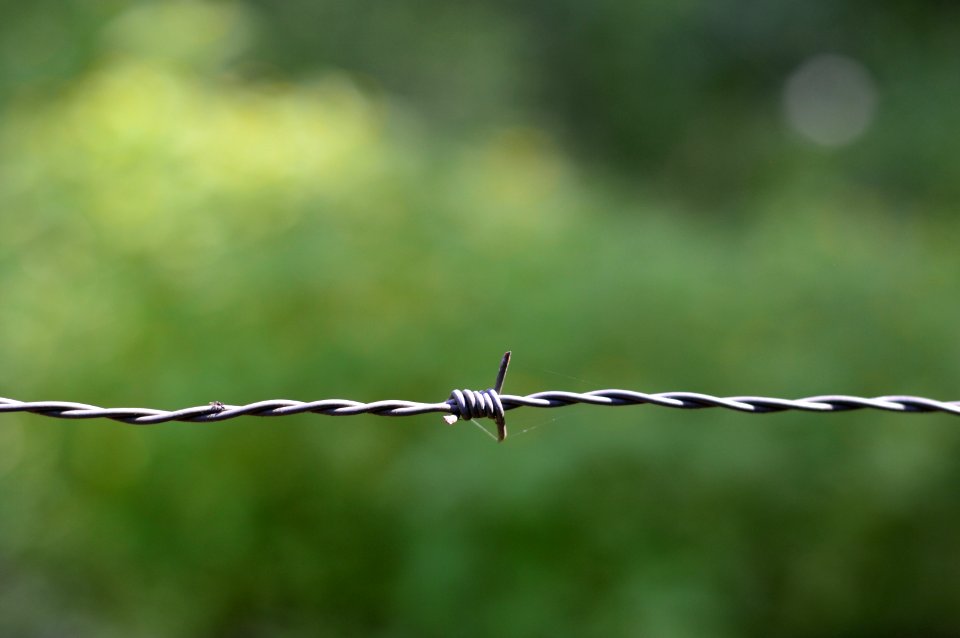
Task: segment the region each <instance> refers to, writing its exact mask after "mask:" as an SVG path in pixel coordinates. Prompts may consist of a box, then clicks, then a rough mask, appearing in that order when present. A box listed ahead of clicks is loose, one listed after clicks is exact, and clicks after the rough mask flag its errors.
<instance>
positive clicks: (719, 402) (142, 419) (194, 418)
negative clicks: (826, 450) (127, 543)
mask: <svg viewBox="0 0 960 638" xmlns="http://www.w3.org/2000/svg"><path fill="white" fill-rule="evenodd" d="M486 392H488V393H489V392H492V391H491V390H487V391H486ZM497 396H498V397H499V399H500V401H501V403H502V405H503V410H504V411H508V410H514V409H517V408H522V407H528V408H562V407H567V406H571V405H577V404H586V405H597V406H610V407H614V406H627V405H654V406H660V407H665V408H676V409H688V410H689V409H703V408H724V409H728V410H735V411H738V412H749V413H753V414H764V413H772V412H784V411H788V410H797V411H804V412H846V411H850V410H861V409H873V410H885V411H889V412H912V413H920V412H942V413H947V414H954V415H958V416H960V401H937V400H934V399H929V398H925V397H918V396H908V395H890V396H880V397H873V398H866V397H857V396H848V395H822V396H813V397H806V398H802V399H782V398H775V397H761V396H733V397H717V396H712V395H709V394H700V393H696V392H661V393H655V394H648V393H644V392H635V391H632V390H617V389H606V390H593V391H591V392H565V391H559V390H550V391H546V392H537V393H535V394H528V395H525V396H518V395H513V394H498V395H497ZM13 412H26V413H31V414H38V415H41V416H47V417H51V418H57V419H100V418H105V419H113V420H115V421H122V422H125V423H135V424H141V425H149V424H156V423H166V422H169V421H183V422H191V423H203V422H213V421H226V420H228V419H234V418H237V417H241V416H260V417H278V416H290V415H294V414H304V413H311V414H323V415H327V416H356V415H359V414H373V415H376V416H392V417H405V416H415V415H420V414H429V413H441V414H453V415H455V416H461V415H462V410H461V408H460V407H459V406H458V404H457V402H456V401H454V400H452V399H451V400H447V401H446V402H442V403H421V402H418V401H401V400H386V401H374V402H372V403H363V402H360V401H349V400H345V399H324V400H321V401H309V402H304V401H292V400H285V399H274V400H268V401H258V402H256V403H248V404H246V405H227V404H223V403H220V402H217V401H214V402H213V403H210V404H208V405H199V406H194V407H188V408H183V409H179V410H172V411H170V410H158V409H153V408H102V407H99V406H95V405H89V404H86V403H71V402H66V401H35V402H27V401H18V400H16V399H6V398H0V413H13Z"/></svg>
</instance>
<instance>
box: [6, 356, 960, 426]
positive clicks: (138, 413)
mask: <svg viewBox="0 0 960 638" xmlns="http://www.w3.org/2000/svg"><path fill="white" fill-rule="evenodd" d="M509 363H510V353H509V352H507V353H506V354H505V355H504V357H503V360H502V361H501V362H500V371H499V374H498V375H497V381H496V383H495V384H494V387H493V388H490V389H487V390H484V391H481V392H478V391H476V390H454V391H453V392H452V393H451V394H450V398H449V399H447V400H446V401H445V402H443V403H421V402H418V401H399V400H387V401H374V402H372V403H363V402H360V401H348V400H345V399H325V400H321V401H308V402H304V401H290V400H284V399H275V400H270V401H258V402H257V403H248V404H246V405H229V404H225V403H221V402H219V401H213V402H211V403H209V404H207V405H200V406H195V407H189V408H183V409H180V410H172V411H169V410H156V409H151V408H102V407H99V406H96V405H88V404H86V403H71V402H66V401H34V402H25V401H17V400H15V399H4V398H0V413H5V412H29V413H32V414H39V415H42V416H48V417H53V418H58V419H101V418H104V419H112V420H114V421H122V422H124V423H133V424H138V425H151V424H155V423H166V422H169V421H186V422H189V423H208V422H214V421H226V420H227V419H235V418H237V417H241V416H260V417H273V416H289V415H292V414H304V413H307V412H309V413H311V414H325V415H328V416H354V415H357V414H374V415H378V416H394V417H402V416H414V415H418V414H430V413H441V414H444V415H445V416H444V419H446V420H447V422H448V423H451V424H453V423H455V422H456V421H457V420H459V419H467V420H469V419H475V418H481V417H485V418H490V419H493V420H494V422H496V424H497V440H499V441H502V440H503V439H505V438H506V436H507V428H506V419H505V417H504V413H505V412H507V411H509V410H514V409H516V408H521V407H527V408H562V407H566V406H570V405H576V404H579V403H583V404H587V405H604V406H624V405H656V406H660V407H664V408H679V409H685V410H698V409H703V408H726V409H728V410H737V411H739V412H750V413H753V414H769V413H772V412H784V411H787V410H800V411H804V412H846V411H849V410H862V409H874V410H885V411H888V412H913V413H919V412H944V413H947V414H955V415H958V416H960V401H937V400H934V399H928V398H925V397H918V396H909V395H888V396H880V397H873V398H865V397H857V396H848V395H842V394H829V395H821V396H814V397H806V398H803V399H778V398H773V397H758V396H735V397H715V396H712V395H709V394H699V393H696V392H660V393H652V394H648V393H645V392H635V391H632V390H613V389H611V390H593V391H591V392H564V391H559V390H550V391H546V392H537V393H535V394H528V395H525V396H517V395H512V394H500V390H501V389H502V388H503V381H504V377H505V376H506V373H507V366H508V365H509Z"/></svg>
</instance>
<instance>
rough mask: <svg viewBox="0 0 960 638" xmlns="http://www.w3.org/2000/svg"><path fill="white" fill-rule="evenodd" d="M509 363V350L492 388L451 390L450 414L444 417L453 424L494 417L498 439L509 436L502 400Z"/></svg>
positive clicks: (501, 363) (448, 401)
mask: <svg viewBox="0 0 960 638" xmlns="http://www.w3.org/2000/svg"><path fill="white" fill-rule="evenodd" d="M508 365H510V353H509V352H507V353H506V354H504V355H503V360H502V361H501V362H500V372H499V373H498V374H497V382H496V383H495V384H494V386H493V387H492V388H487V389H486V390H482V391H481V390H454V391H453V392H451V393H450V398H449V399H447V405H448V406H450V414H448V415H447V416H445V417H443V418H444V420H445V421H446V422H447V423H449V424H450V425H453V424H454V423H456V422H457V420H458V419H463V420H466V421H469V420H471V419H479V418H487V419H493V422H494V423H496V424H497V440H498V441H503V440H504V439H505V438H507V422H506V418H505V417H504V409H503V402H501V401H500V390H501V389H503V379H504V377H506V375H507V366H508Z"/></svg>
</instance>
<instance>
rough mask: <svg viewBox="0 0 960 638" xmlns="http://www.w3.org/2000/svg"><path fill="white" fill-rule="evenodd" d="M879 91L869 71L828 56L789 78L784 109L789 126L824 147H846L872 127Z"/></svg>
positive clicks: (812, 61)
mask: <svg viewBox="0 0 960 638" xmlns="http://www.w3.org/2000/svg"><path fill="white" fill-rule="evenodd" d="M876 103H877V92H876V88H875V85H874V82H873V79H872V78H871V77H870V73H869V72H868V71H867V69H866V68H865V67H864V66H863V65H862V64H860V63H859V62H857V61H856V60H853V59H851V58H848V57H845V56H841V55H833V54H825V55H818V56H815V57H812V58H810V59H808V60H806V61H805V62H804V63H803V64H801V65H800V67H799V68H797V69H796V70H795V71H794V72H793V73H792V74H791V75H790V77H789V78H788V79H787V83H786V86H785V87H784V91H783V109H784V114H785V115H786V118H787V122H788V123H789V124H790V127H791V128H792V129H793V130H794V131H796V132H797V133H799V134H800V135H802V136H803V137H805V138H807V139H808V140H810V141H812V142H815V143H817V144H821V145H823V146H845V145H847V144H850V143H851V142H853V141H855V140H856V139H857V138H859V137H860V136H861V135H863V134H864V133H865V132H866V131H867V129H868V128H869V127H870V123H871V122H872V121H873V116H874V112H875V110H876Z"/></svg>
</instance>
